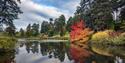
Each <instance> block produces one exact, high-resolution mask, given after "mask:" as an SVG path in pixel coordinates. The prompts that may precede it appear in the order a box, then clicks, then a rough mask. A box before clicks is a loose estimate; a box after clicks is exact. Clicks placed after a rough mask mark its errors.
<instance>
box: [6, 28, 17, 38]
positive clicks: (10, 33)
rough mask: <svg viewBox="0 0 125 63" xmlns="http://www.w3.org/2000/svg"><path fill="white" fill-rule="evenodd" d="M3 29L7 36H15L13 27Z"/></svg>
mask: <svg viewBox="0 0 125 63" xmlns="http://www.w3.org/2000/svg"><path fill="white" fill-rule="evenodd" d="M5 31H6V32H7V34H8V35H9V36H15V27H10V26H8V27H7V28H6V29H5Z"/></svg>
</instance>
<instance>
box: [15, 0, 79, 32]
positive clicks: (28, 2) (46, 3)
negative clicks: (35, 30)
mask: <svg viewBox="0 0 125 63" xmlns="http://www.w3.org/2000/svg"><path fill="white" fill-rule="evenodd" d="M21 2H22V3H21V4H19V6H20V7H21V10H22V11H23V14H21V15H19V18H20V19H18V20H15V21H14V24H15V26H16V28H17V30H19V29H20V28H24V29H25V28H26V26H27V25H28V24H29V23H30V24H32V23H40V24H41V22H42V21H43V20H46V21H47V20H48V19H49V18H57V17H58V16H60V15H61V14H64V15H65V17H66V19H68V18H69V17H70V16H73V14H74V12H75V10H76V6H78V5H79V2H80V0H21Z"/></svg>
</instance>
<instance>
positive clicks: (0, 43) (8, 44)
mask: <svg viewBox="0 0 125 63" xmlns="http://www.w3.org/2000/svg"><path fill="white" fill-rule="evenodd" d="M16 41H17V40H16V39H15V38H11V37H0V48H2V49H12V48H14V47H15V44H16Z"/></svg>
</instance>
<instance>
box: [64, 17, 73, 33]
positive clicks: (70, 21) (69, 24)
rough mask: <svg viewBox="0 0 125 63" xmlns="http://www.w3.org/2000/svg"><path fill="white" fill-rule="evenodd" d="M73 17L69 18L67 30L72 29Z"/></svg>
mask: <svg viewBox="0 0 125 63" xmlns="http://www.w3.org/2000/svg"><path fill="white" fill-rule="evenodd" d="M72 19H73V18H72V17H70V18H69V19H68V21H67V25H66V30H67V31H69V32H70V31H71V25H72Z"/></svg>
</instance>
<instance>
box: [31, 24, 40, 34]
mask: <svg viewBox="0 0 125 63" xmlns="http://www.w3.org/2000/svg"><path fill="white" fill-rule="evenodd" d="M38 34H39V24H36V23H34V24H33V25H32V35H33V36H37V35H38Z"/></svg>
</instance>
